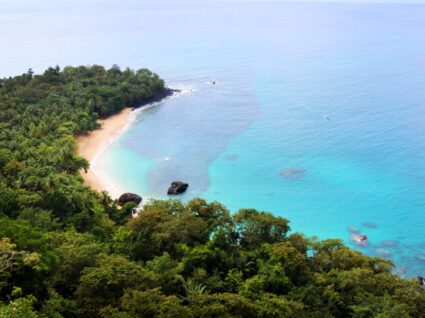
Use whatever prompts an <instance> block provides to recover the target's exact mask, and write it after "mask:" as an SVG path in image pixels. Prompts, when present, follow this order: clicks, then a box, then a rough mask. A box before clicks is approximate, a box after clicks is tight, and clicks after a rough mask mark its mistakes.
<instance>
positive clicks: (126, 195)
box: [118, 193, 142, 205]
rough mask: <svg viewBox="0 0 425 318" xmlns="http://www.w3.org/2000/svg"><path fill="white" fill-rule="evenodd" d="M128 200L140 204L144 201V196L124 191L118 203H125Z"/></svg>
mask: <svg viewBox="0 0 425 318" xmlns="http://www.w3.org/2000/svg"><path fill="white" fill-rule="evenodd" d="M128 202H134V203H136V204H140V202H142V197H141V196H139V195H137V194H134V193H124V194H122V195H121V196H120V198H119V199H118V203H119V204H120V205H124V204H126V203H128Z"/></svg>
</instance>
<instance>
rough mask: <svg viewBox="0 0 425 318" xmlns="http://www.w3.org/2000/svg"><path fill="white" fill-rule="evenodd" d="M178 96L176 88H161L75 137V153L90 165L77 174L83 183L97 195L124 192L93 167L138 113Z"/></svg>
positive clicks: (114, 196)
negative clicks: (96, 126)
mask: <svg viewBox="0 0 425 318" xmlns="http://www.w3.org/2000/svg"><path fill="white" fill-rule="evenodd" d="M178 93H181V91H180V90H178V89H172V88H165V89H164V91H163V92H162V93H160V94H158V95H157V96H154V97H152V98H150V99H148V100H147V101H146V102H145V103H144V104H143V105H140V106H138V107H126V108H124V109H123V110H121V111H120V112H119V113H117V114H115V115H112V116H110V117H108V118H105V119H101V120H99V121H98V123H99V126H100V127H99V128H98V129H96V130H94V131H89V132H86V133H85V134H82V135H80V136H78V137H77V154H78V155H79V156H81V157H84V158H86V159H87V160H88V161H89V163H90V167H89V169H88V170H87V173H86V172H85V171H83V170H82V171H80V175H81V176H82V177H83V179H84V184H85V185H86V186H88V187H91V188H92V189H94V190H96V191H98V192H101V191H106V192H108V193H109V195H110V196H111V198H113V199H118V197H119V196H120V195H121V194H123V193H124V192H126V191H125V189H123V188H122V186H121V185H118V184H117V183H116V182H114V181H113V180H112V179H111V178H110V177H109V176H108V175H107V173H105V172H103V171H101V170H100V169H99V168H98V167H97V160H98V159H99V157H100V156H101V155H102V154H103V153H104V152H105V150H106V149H108V147H109V146H110V145H112V144H113V143H114V142H115V141H116V140H117V139H118V138H119V137H121V136H122V135H123V134H124V133H125V132H126V131H127V130H128V129H129V128H130V127H131V125H132V124H133V123H134V122H135V120H136V117H137V114H138V113H139V112H142V111H144V110H147V109H149V108H151V107H153V106H156V105H157V104H158V103H160V102H162V101H164V100H166V99H167V98H169V97H172V96H175V95H176V94H178Z"/></svg>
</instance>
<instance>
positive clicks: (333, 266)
mask: <svg viewBox="0 0 425 318" xmlns="http://www.w3.org/2000/svg"><path fill="white" fill-rule="evenodd" d="M163 92H164V83H163V81H162V80H161V79H159V77H158V76H157V75H155V74H153V73H151V72H149V71H148V70H143V69H142V70H138V71H136V72H134V71H131V70H129V69H126V70H124V71H121V70H120V69H119V68H118V67H117V66H113V67H112V68H111V69H109V70H106V69H104V68H103V67H101V66H98V65H94V66H91V67H83V66H80V67H66V68H64V69H63V70H60V69H59V67H55V68H49V69H47V70H46V72H44V73H43V74H42V75H34V74H33V73H32V71H29V72H28V73H25V74H23V75H21V76H17V77H13V78H8V79H2V80H0V128H1V129H0V317H5V318H24V317H25V318H26V317H29V318H31V317H43V318H47V317H48V318H62V317H66V318H76V317H83V318H97V317H103V318H130V317H164V318H165V317H178V318H181V317H188V318H191V317H193V318H195V317H205V318H206V317H220V318H221V317H239V318H242V317H246V318H251V317H264V318H265V317H267V318H268V317H284V318H285V317H306V318H307V317H309V318H316V317H317V318H323V317H357V318H363V317H379V318H384V317H386V318H390V317H391V318H392V317H394V318H395V317H397V318H398V317H401V318H402V317H423V316H424V312H425V292H424V290H423V288H421V287H420V286H419V285H418V284H417V283H416V282H414V281H410V280H406V279H402V278H400V277H399V276H397V275H394V274H393V273H392V269H393V268H392V267H393V265H392V263H391V262H389V261H386V260H383V259H381V258H371V257H367V256H365V255H363V254H361V253H359V252H357V251H353V250H351V249H349V248H348V247H346V246H344V244H343V243H342V242H341V241H339V240H331V239H330V240H324V241H318V240H317V239H315V238H307V237H305V236H303V235H302V234H299V233H292V234H291V233H289V231H290V228H289V222H288V220H286V219H284V218H281V217H275V216H273V215H272V214H270V213H267V212H260V211H257V210H254V209H242V210H240V211H238V212H237V213H236V214H234V215H233V216H231V215H230V213H229V211H228V210H227V209H226V208H225V207H224V206H223V205H222V204H220V203H218V202H206V201H205V200H203V199H193V200H191V201H189V202H187V203H182V202H180V201H177V200H167V201H161V200H154V201H152V202H150V203H149V204H147V205H146V206H145V207H144V210H143V211H142V213H141V214H140V216H138V217H137V218H131V211H132V210H133V208H134V205H133V204H132V203H129V204H127V205H125V206H124V207H120V206H119V205H118V204H117V202H116V201H114V200H112V199H111V198H110V197H109V196H108V194H107V193H96V192H94V191H92V190H91V189H89V188H87V187H85V186H84V185H83V182H82V178H81V177H80V176H79V171H80V170H85V169H87V168H88V162H87V161H86V160H85V159H84V158H81V157H78V156H76V146H75V136H76V135H78V134H81V133H84V132H87V131H89V130H93V129H96V128H97V126H98V124H97V119H98V118H102V117H106V116H109V115H111V114H113V113H115V112H117V111H119V110H121V109H122V108H123V107H125V106H137V105H140V104H143V103H144V102H146V101H148V100H149V99H150V98H152V97H155V96H158V95H161V94H162V93H163Z"/></svg>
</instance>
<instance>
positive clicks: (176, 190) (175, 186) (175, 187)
mask: <svg viewBox="0 0 425 318" xmlns="http://www.w3.org/2000/svg"><path fill="white" fill-rule="evenodd" d="M188 187H189V184H188V183H184V182H181V181H174V182H172V183H171V187H169V188H168V191H167V194H168V195H176V194H181V193H183V192H185V191H186V190H187V188H188Z"/></svg>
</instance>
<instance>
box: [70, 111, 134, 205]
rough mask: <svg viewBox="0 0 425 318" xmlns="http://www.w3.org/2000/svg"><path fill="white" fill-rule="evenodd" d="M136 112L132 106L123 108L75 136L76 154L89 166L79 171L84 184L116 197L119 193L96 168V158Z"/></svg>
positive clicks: (118, 135)
mask: <svg viewBox="0 0 425 318" xmlns="http://www.w3.org/2000/svg"><path fill="white" fill-rule="evenodd" d="M135 119H136V114H135V112H134V111H133V110H132V108H129V107H127V108H124V109H123V110H122V111H121V112H119V113H118V114H115V115H113V116H111V117H108V118H106V119H102V120H99V124H100V127H99V128H98V129H96V130H94V131H90V132H87V133H85V134H83V135H80V136H78V137H77V154H78V155H79V156H82V157H84V158H86V159H87V160H88V161H89V163H90V167H89V169H88V170H87V173H86V172H85V171H80V175H81V176H82V177H83V179H84V184H85V185H86V186H89V187H91V188H92V189H94V190H96V191H98V192H101V191H107V192H108V193H109V195H110V196H111V197H112V198H113V199H116V198H118V196H119V195H120V194H121V190H120V187H119V186H118V185H116V184H113V183H111V182H110V180H106V178H105V176H104V174H103V173H102V172H101V171H99V170H98V169H97V160H98V158H99V157H100V156H101V155H102V154H103V153H104V152H105V150H106V149H107V148H108V147H109V146H110V145H111V144H112V143H113V142H114V141H115V140H117V139H118V138H119V137H120V136H121V135H122V134H123V133H124V132H125V131H126V130H127V129H128V128H129V127H130V125H131V124H132V123H133V122H134V120H135Z"/></svg>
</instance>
